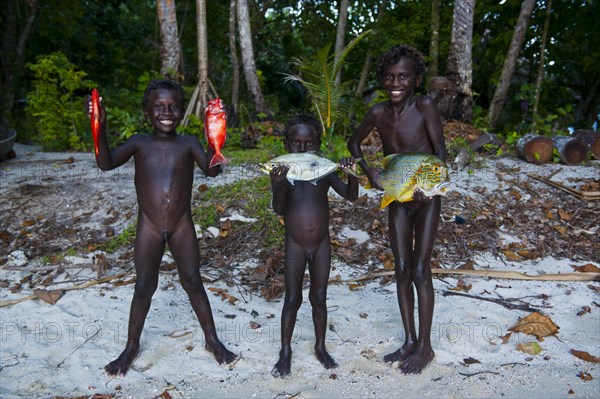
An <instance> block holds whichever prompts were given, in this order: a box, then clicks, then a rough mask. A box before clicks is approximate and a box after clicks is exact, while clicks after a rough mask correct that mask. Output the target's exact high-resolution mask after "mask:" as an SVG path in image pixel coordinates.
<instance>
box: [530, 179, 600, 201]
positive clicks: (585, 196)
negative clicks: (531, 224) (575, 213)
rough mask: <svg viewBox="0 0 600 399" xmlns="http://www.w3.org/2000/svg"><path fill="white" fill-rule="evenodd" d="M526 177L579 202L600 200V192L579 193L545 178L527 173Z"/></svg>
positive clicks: (579, 191)
mask: <svg viewBox="0 0 600 399" xmlns="http://www.w3.org/2000/svg"><path fill="white" fill-rule="evenodd" d="M527 176H529V177H531V178H532V179H535V180H538V181H541V182H542V183H546V184H548V185H550V186H552V187H556V188H558V189H561V190H563V191H566V192H568V193H569V194H571V195H573V196H575V197H577V198H579V199H580V200H584V201H592V200H599V199H600V191H581V190H577V189H574V188H572V187H568V186H565V185H564V184H561V183H558V182H555V181H552V180H550V179H547V178H545V177H542V176H539V175H536V174H534V173H529V174H528V175H527Z"/></svg>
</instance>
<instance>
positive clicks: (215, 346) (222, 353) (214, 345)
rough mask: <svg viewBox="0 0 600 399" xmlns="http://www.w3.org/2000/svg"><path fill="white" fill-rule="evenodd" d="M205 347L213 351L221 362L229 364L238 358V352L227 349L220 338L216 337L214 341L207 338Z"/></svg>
mask: <svg viewBox="0 0 600 399" xmlns="http://www.w3.org/2000/svg"><path fill="white" fill-rule="evenodd" d="M204 349H206V350H207V351H209V352H210V353H212V354H213V356H214V357H215V360H216V361H217V363H219V364H229V363H231V362H233V361H234V360H235V359H236V358H237V356H236V354H235V353H233V352H231V351H230V350H229V349H227V348H226V347H225V345H223V343H222V342H221V341H219V340H218V339H215V340H214V341H212V342H209V341H208V340H206V344H204Z"/></svg>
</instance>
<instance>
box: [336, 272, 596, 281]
mask: <svg viewBox="0 0 600 399" xmlns="http://www.w3.org/2000/svg"><path fill="white" fill-rule="evenodd" d="M431 273H432V274H436V275H448V274H456V275H461V276H476V277H493V278H502V279H509V280H535V281H600V273H554V274H537V275H531V274H526V273H521V272H514V271H511V270H465V269H431ZM393 275H394V271H393V270H386V271H380V272H371V273H367V274H364V275H362V276H360V277H357V278H353V279H349V280H342V281H339V280H335V279H332V280H331V281H330V283H356V282H359V281H365V280H373V279H375V278H377V277H385V276H393Z"/></svg>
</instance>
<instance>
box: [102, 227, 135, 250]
mask: <svg viewBox="0 0 600 399" xmlns="http://www.w3.org/2000/svg"><path fill="white" fill-rule="evenodd" d="M136 230H137V219H136V220H135V222H133V223H131V224H130V225H129V226H127V227H126V228H125V230H123V231H122V232H121V233H119V234H117V235H116V236H114V237H112V238H111V239H110V240H109V241H107V242H105V243H104V244H103V245H101V249H102V250H103V251H106V252H108V253H113V252H115V251H116V250H118V249H119V248H122V247H125V246H132V245H133V242H134V240H135V232H136Z"/></svg>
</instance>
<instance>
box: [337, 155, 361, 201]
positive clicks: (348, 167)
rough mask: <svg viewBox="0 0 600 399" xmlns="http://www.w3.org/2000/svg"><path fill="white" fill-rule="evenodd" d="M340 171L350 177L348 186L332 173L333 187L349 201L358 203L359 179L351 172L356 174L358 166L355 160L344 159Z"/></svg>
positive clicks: (341, 161)
mask: <svg viewBox="0 0 600 399" xmlns="http://www.w3.org/2000/svg"><path fill="white" fill-rule="evenodd" d="M340 169H341V170H342V172H344V173H345V174H346V175H347V176H348V184H346V183H344V182H343V181H341V180H340V179H339V178H338V176H337V175H336V174H335V173H332V174H331V175H330V176H332V178H333V180H332V181H331V183H330V184H331V187H332V188H333V189H334V190H335V192H336V193H338V194H339V195H341V196H342V197H344V198H346V199H347V200H349V201H356V199H357V198H358V179H357V178H356V176H353V175H352V174H351V173H350V171H353V172H356V164H355V163H354V159H353V158H342V159H341V160H340Z"/></svg>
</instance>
